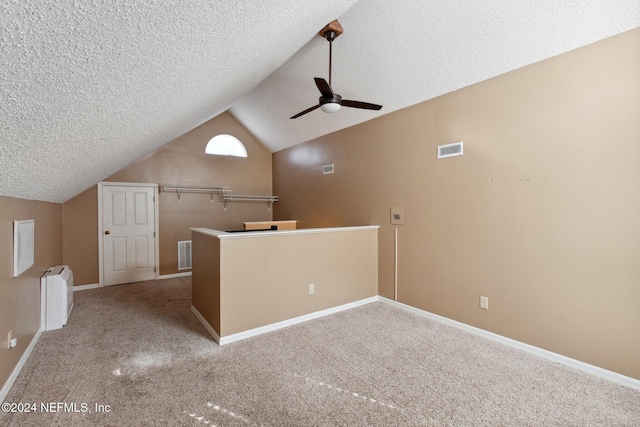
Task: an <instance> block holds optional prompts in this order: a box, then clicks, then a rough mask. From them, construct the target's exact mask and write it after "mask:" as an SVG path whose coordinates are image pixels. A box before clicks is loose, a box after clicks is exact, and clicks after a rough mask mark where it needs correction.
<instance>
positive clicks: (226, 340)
mask: <svg viewBox="0 0 640 427" xmlns="http://www.w3.org/2000/svg"><path fill="white" fill-rule="evenodd" d="M376 301H378V296H377V295H376V296H374V297H370V298H365V299H361V300H358V301H354V302H350V303H347V304H342V305H339V306H337V307H331V308H327V309H325V310H320V311H316V312H314V313H309V314H305V315H302V316H298V317H294V318H292V319H287V320H283V321H281V322H276V323H272V324H270V325H265V326H260V327H258V328H254V329H249V330H248V331H243V332H238V333H237V334H233V335H229V336H226V337H220V336H219V335H218V333H217V332H216V331H215V330H214V329H213V328H212V327H211V325H209V323H208V322H207V321H206V320H205V319H204V317H202V315H201V314H200V313H199V312H198V310H197V309H196V308H195V307H194V306H191V311H192V312H193V314H195V315H196V317H197V318H198V320H200V323H202V324H203V325H204V327H205V328H206V329H207V331H209V333H210V334H211V336H213V339H214V340H215V341H216V342H217V343H218V344H219V345H221V346H222V345H225V344H230V343H232V342H236V341H240V340H244V339H247V338H251V337H255V336H257V335H262V334H266V333H267V332H272V331H276V330H278V329H282V328H286V327H288V326H293V325H297V324H298V323H302V322H307V321H309V320H313V319H317V318H320V317H324V316H328V315H330V314H334V313H338V312H340V311H345V310H349V309H352V308H355V307H359V306H361V305H365V304H369V303H372V302H376Z"/></svg>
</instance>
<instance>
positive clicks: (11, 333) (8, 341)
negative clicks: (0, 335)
mask: <svg viewBox="0 0 640 427" xmlns="http://www.w3.org/2000/svg"><path fill="white" fill-rule="evenodd" d="M12 339H13V331H9V333H8V334H7V348H11V340H12Z"/></svg>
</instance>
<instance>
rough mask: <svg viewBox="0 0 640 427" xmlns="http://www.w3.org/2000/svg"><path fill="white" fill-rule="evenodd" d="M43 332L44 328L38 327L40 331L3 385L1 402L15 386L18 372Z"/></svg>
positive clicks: (0, 392)
mask: <svg viewBox="0 0 640 427" xmlns="http://www.w3.org/2000/svg"><path fill="white" fill-rule="evenodd" d="M41 334H42V329H38V332H36V334H35V335H34V336H33V339H32V340H31V342H30V343H29V345H28V346H27V349H26V350H25V351H24V353H23V354H22V357H21V358H20V360H19V361H18V364H17V365H16V367H15V368H13V372H11V375H9V378H7V382H5V383H4V385H3V386H2V390H0V402H4V399H5V397H7V394H9V390H11V387H12V386H13V383H14V382H15V381H16V378H18V374H20V371H21V370H22V367H23V366H24V364H25V363H26V362H27V359H28V358H29V356H30V355H31V352H32V351H33V349H34V347H35V346H36V344H37V343H38V340H39V339H40V335H41Z"/></svg>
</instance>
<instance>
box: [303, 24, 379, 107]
mask: <svg viewBox="0 0 640 427" xmlns="http://www.w3.org/2000/svg"><path fill="white" fill-rule="evenodd" d="M340 34H342V26H341V25H340V23H339V22H338V21H337V20H336V21H333V22H330V23H329V24H328V25H327V26H326V27H324V28H323V29H322V30H320V33H319V35H320V36H321V37H324V38H325V39H327V41H328V42H329V83H327V81H326V80H325V79H323V78H320V77H315V78H314V80H315V82H316V86H317V87H318V90H319V91H320V94H321V95H322V96H321V97H320V100H319V103H318V105H314V106H313V107H311V108H307V109H306V110H304V111H301V112H299V113H298V114H296V115H295V116H292V117H290V118H291V119H297V118H298V117H300V116H303V115H305V114H307V113H309V112H311V111H313V110H315V109H318V108H320V109H321V110H322V111H324V112H325V113H335V112H336V111H338V110H339V109H340V107H351V108H362V109H365V110H379V109H381V108H382V105H378V104H370V103H368V102H361V101H349V100H347V99H342V97H341V96H340V95H338V94H337V93H335V92H334V91H333V89H331V53H332V52H331V48H332V46H333V41H334V40H335V39H336V37H338V36H339V35H340Z"/></svg>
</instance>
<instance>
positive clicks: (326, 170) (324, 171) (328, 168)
mask: <svg viewBox="0 0 640 427" xmlns="http://www.w3.org/2000/svg"><path fill="white" fill-rule="evenodd" d="M328 173H333V164H331V165H324V166H323V167H322V174H323V175H326V174H328Z"/></svg>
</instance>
